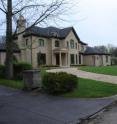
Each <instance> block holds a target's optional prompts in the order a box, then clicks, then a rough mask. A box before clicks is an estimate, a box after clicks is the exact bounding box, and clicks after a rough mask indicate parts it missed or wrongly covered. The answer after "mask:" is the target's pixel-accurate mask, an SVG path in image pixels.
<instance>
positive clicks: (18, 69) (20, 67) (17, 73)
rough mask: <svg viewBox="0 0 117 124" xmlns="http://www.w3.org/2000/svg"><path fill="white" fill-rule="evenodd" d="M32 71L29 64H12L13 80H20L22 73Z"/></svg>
mask: <svg viewBox="0 0 117 124" xmlns="http://www.w3.org/2000/svg"><path fill="white" fill-rule="evenodd" d="M30 69H32V65H31V64H29V63H15V64H14V78H15V79H22V77H23V73H22V72H23V71H24V70H30Z"/></svg>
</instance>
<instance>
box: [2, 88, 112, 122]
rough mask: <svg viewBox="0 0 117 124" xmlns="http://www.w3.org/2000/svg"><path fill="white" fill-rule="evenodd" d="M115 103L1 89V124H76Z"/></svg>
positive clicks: (106, 100)
mask: <svg viewBox="0 0 117 124" xmlns="http://www.w3.org/2000/svg"><path fill="white" fill-rule="evenodd" d="M113 100H114V99H113V98H102V99H78V98H64V97H55V96H48V95H44V94H41V93H36V94H35V93H30V92H29V93H27V92H23V91H19V90H14V89H11V88H6V87H3V86H0V124H76V123H77V122H79V120H80V118H84V117H86V116H88V115H90V114H93V113H95V112H97V111H98V110H100V109H101V108H103V107H104V106H106V105H108V104H110V103H111V102H112V101H113Z"/></svg>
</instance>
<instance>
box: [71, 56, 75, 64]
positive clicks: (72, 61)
mask: <svg viewBox="0 0 117 124" xmlns="http://www.w3.org/2000/svg"><path fill="white" fill-rule="evenodd" d="M74 63H75V60H74V54H71V65H74Z"/></svg>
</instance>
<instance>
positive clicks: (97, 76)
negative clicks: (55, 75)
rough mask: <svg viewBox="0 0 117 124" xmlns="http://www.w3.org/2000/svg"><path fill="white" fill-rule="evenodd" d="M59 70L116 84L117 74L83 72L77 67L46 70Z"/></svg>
mask: <svg viewBox="0 0 117 124" xmlns="http://www.w3.org/2000/svg"><path fill="white" fill-rule="evenodd" d="M61 71H62V72H67V73H70V74H74V75H76V76H77V77H81V78H86V79H93V80H98V81H104V82H109V83H113V84H117V76H111V75H104V74H96V73H91V72H85V71H81V70H78V69H77V68H63V69H52V70H48V72H61Z"/></svg>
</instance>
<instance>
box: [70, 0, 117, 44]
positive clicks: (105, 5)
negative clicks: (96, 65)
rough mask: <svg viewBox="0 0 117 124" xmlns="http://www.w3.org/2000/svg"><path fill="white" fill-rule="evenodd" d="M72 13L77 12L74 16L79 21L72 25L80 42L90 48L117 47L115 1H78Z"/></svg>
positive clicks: (116, 2)
mask: <svg viewBox="0 0 117 124" xmlns="http://www.w3.org/2000/svg"><path fill="white" fill-rule="evenodd" d="M73 1H74V3H75V2H77V1H78V0H73ZM74 11H79V12H77V14H76V15H75V16H74V19H75V20H79V21H77V22H74V23H73V24H72V25H73V26H74V28H75V29H76V31H77V34H78V35H79V37H80V39H81V40H82V41H84V42H87V43H88V44H89V45H90V46H96V45H108V44H113V45H115V46H117V14H116V13H117V1H116V0H80V1H79V4H78V7H77V8H75V9H74Z"/></svg>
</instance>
